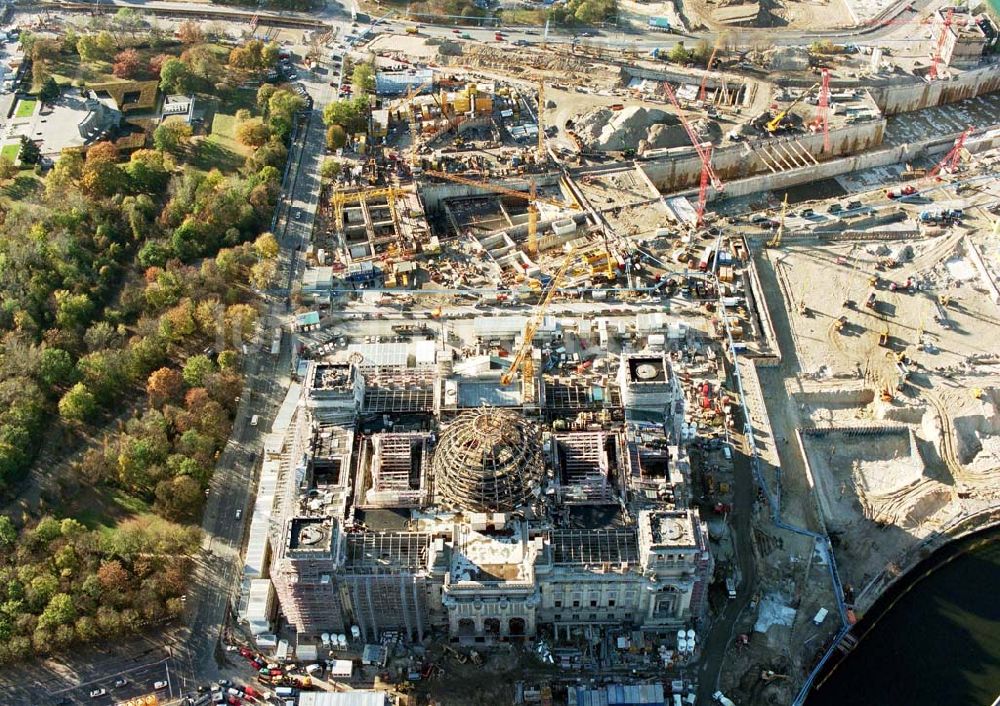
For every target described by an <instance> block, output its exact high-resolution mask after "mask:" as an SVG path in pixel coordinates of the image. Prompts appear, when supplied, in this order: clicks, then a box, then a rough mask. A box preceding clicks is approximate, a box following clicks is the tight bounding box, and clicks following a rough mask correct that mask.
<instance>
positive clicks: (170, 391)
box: [146, 368, 184, 407]
mask: <svg viewBox="0 0 1000 706" xmlns="http://www.w3.org/2000/svg"><path fill="white" fill-rule="evenodd" d="M146 392H147V393H148V394H149V401H150V403H151V404H152V405H153V406H154V407H162V406H163V405H164V404H166V403H167V402H171V401H173V400H176V399H178V398H180V396H181V394H182V393H183V392H184V378H183V376H181V374H180V372H179V371H177V370H174V369H173V368H160V369H159V370H155V371H153V373H152V374H151V375H150V376H149V380H148V381H147V383H146Z"/></svg>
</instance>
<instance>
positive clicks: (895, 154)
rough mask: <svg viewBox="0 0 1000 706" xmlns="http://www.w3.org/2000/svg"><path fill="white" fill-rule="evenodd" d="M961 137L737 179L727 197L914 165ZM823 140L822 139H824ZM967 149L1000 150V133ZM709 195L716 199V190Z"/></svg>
mask: <svg viewBox="0 0 1000 706" xmlns="http://www.w3.org/2000/svg"><path fill="white" fill-rule="evenodd" d="M957 137H958V134H957V133H956V134H952V135H946V136H944V137H934V138H931V139H928V140H923V141H921V142H912V143H909V144H905V145H897V146H895V147H887V148H885V149H880V150H873V151H868V152H864V153H862V154H855V155H852V156H850V157H844V158H842V159H835V160H832V161H829V162H822V163H821V164H817V165H813V166H810V167H802V168H799V169H789V170H786V171H783V172H778V173H777V174H761V175H758V176H752V177H747V178H745V179H737V180H734V181H730V182H727V183H726V190H725V196H727V197H729V196H732V197H736V196H747V195H748V194H755V193H758V192H760V191H770V190H779V191H780V190H781V189H788V188H791V187H793V186H797V185H799V184H805V183H807V182H811V181H818V180H820V179H828V178H831V177H835V176H839V175H841V174H847V173H849V172H854V171H858V170H861V169H871V168H872V167H885V166H888V165H890V164H902V163H904V162H912V161H913V160H914V159H916V158H918V157H926V156H930V155H939V154H943V153H945V152H947V151H948V150H950V149H951V147H952V145H954V144H955V139H956V138H957ZM820 139H822V136H821V137H820ZM965 147H966V148H967V149H968V150H969V151H970V152H974V153H975V152H981V151H983V150H987V149H993V148H995V147H1000V130H991V131H989V132H985V133H982V134H977V135H972V136H970V137H969V139H967V140H966V141H965ZM713 163H714V162H713ZM647 166H648V164H647V165H643V168H645V167H647ZM689 193H693V192H689ZM709 193H710V194H711V195H712V196H715V194H714V193H713V192H712V191H710V192H709Z"/></svg>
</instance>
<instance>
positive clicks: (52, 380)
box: [36, 348, 76, 389]
mask: <svg viewBox="0 0 1000 706" xmlns="http://www.w3.org/2000/svg"><path fill="white" fill-rule="evenodd" d="M36 374H37V375H38V379H39V380H40V381H41V382H42V384H44V385H45V386H46V387H48V388H49V389H56V388H61V387H66V386H68V385H70V384H72V383H73V382H74V381H75V379H76V368H75V367H74V364H73V357H72V356H71V355H70V354H69V353H67V352H66V351H64V350H62V349H61V348H46V349H45V350H43V351H42V355H41V356H40V357H39V359H38V369H37V371H36Z"/></svg>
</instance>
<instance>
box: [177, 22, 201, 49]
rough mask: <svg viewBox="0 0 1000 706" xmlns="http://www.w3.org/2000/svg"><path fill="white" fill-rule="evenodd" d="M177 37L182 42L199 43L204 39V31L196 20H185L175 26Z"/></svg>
mask: <svg viewBox="0 0 1000 706" xmlns="http://www.w3.org/2000/svg"><path fill="white" fill-rule="evenodd" d="M177 38H178V39H180V40H181V42H182V43H184V44H200V43H201V42H204V41H205V33H204V32H203V31H202V29H201V26H200V25H199V24H198V23H197V22H195V21H193V20H187V21H185V22H181V23H180V25H179V26H178V27H177Z"/></svg>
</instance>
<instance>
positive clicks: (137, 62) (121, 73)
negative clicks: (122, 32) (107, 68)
mask: <svg viewBox="0 0 1000 706" xmlns="http://www.w3.org/2000/svg"><path fill="white" fill-rule="evenodd" d="M141 70H142V59H141V58H140V57H139V52H137V51H136V50H135V49H131V48H130V49H125V50H124V51H120V52H118V54H117V55H115V61H114V64H113V65H112V67H111V73H113V74H114V75H115V76H117V77H118V78H135V77H136V76H137V75H139V72H140V71H141Z"/></svg>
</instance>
